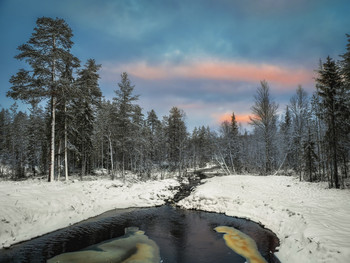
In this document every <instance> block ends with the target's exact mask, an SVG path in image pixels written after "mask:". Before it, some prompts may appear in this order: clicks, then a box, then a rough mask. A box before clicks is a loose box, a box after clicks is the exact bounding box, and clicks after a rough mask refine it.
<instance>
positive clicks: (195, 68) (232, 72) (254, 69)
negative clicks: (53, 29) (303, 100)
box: [102, 60, 313, 87]
mask: <svg viewBox="0 0 350 263" xmlns="http://www.w3.org/2000/svg"><path fill="white" fill-rule="evenodd" d="M123 71H126V72H128V73H129V74H130V75H132V76H135V77H137V78H140V79H145V80H164V79H175V78H182V79H184V78H186V79H208V80H228V81H239V82H242V81H243V82H250V83H252V82H253V83H259V81H261V80H267V81H268V82H271V83H274V84H278V85H288V86H294V87H295V86H296V85H298V84H302V85H304V84H305V85H307V84H310V83H312V82H313V72H312V70H310V69H306V68H289V67H285V66H279V65H273V64H259V63H256V64H255V63H247V62H235V61H212V60H201V61H192V62H186V63H181V64H172V63H169V62H165V63H160V64H152V65H151V64H148V63H147V62H144V61H141V62H133V63H127V64H119V65H113V64H112V63H104V69H103V73H102V76H103V77H104V78H107V79H108V78H110V75H113V76H115V74H116V73H118V74H120V72H123Z"/></svg>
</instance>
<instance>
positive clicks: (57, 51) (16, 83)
mask: <svg viewBox="0 0 350 263" xmlns="http://www.w3.org/2000/svg"><path fill="white" fill-rule="evenodd" d="M72 36H73V34H72V30H71V28H70V27H69V26H68V25H67V23H66V22H65V21H64V20H63V19H59V18H56V19H52V18H49V17H41V18H38V19H37V21H36V27H35V28H34V33H33V34H32V36H31V37H30V39H29V41H28V42H27V43H26V44H23V45H21V46H19V47H18V50H19V51H20V53H19V54H18V55H17V56H16V57H15V58H17V59H19V60H25V61H26V62H27V63H28V64H29V66H30V68H31V70H25V69H21V70H19V72H18V73H17V74H16V75H14V76H12V77H11V79H10V82H11V84H12V87H11V90H10V91H9V92H8V93H7V95H8V96H10V97H12V98H14V99H21V100H24V101H27V102H30V100H32V99H33V98H36V99H43V98H49V99H50V108H51V136H50V137H51V138H50V139H51V143H50V145H51V146H50V147H51V150H50V152H51V153H50V156H51V158H50V171H49V178H48V179H49V181H53V179H54V174H55V130H56V129H55V124H56V115H55V114H56V106H57V99H58V96H59V94H60V90H61V88H62V86H63V85H64V83H62V80H63V78H62V76H63V74H64V72H65V70H66V65H67V63H68V61H77V58H76V57H74V56H73V55H72V54H71V53H70V49H71V47H72V45H73V42H72V40H71V38H72ZM72 64H73V63H72Z"/></svg>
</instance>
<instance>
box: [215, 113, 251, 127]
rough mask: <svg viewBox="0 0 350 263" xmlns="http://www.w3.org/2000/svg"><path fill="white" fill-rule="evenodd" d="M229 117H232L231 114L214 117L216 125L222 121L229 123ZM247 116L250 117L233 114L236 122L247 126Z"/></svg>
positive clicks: (248, 120)
mask: <svg viewBox="0 0 350 263" xmlns="http://www.w3.org/2000/svg"><path fill="white" fill-rule="evenodd" d="M231 116H232V112H231V113H224V114H219V115H218V114H215V115H214V117H215V118H216V121H217V122H218V123H222V122H224V121H228V122H231ZM249 116H250V115H249V114H235V117H236V121H237V122H239V123H244V124H248V122H250V119H249Z"/></svg>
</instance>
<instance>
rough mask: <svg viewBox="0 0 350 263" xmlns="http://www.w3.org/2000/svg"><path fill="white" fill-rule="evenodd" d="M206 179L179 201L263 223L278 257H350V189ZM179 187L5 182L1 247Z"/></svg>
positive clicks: (280, 179) (151, 202) (0, 195)
mask: <svg viewBox="0 0 350 263" xmlns="http://www.w3.org/2000/svg"><path fill="white" fill-rule="evenodd" d="M203 181H204V182H205V183H204V184H203V185H200V186H198V187H197V188H196V189H195V190H194V191H193V192H192V194H191V195H190V196H189V197H187V198H185V199H184V200H181V201H180V202H179V203H178V204H179V205H180V206H182V207H183V208H187V209H200V210H204V211H213V212H220V213H225V214H227V215H229V216H237V217H242V218H249V219H251V220H253V221H256V222H260V223H261V224H263V225H265V226H266V227H267V228H269V229H271V230H272V231H273V232H274V233H276V235H277V236H278V238H279V239H280V241H281V245H280V248H279V252H277V253H276V255H277V257H278V258H279V259H280V260H281V262H283V263H288V262H305V263H308V262H311V263H313V262H315V263H316V262H317V263H319V262H332V263H334V262H335V263H336V262H349V259H350V191H349V190H337V189H328V185H327V183H307V182H299V181H298V179H297V178H295V177H287V176H251V175H231V176H221V177H213V178H210V179H206V180H203ZM177 185H179V183H178V182H177V181H176V180H175V179H165V180H158V181H148V182H135V183H130V182H127V183H126V184H123V183H122V182H121V181H119V180H115V181H111V180H110V179H99V180H96V181H91V180H90V181H78V180H75V181H69V182H53V183H47V182H45V181H40V180H27V181H22V182H9V181H3V182H0V247H8V246H10V245H11V244H14V243H17V242H20V241H23V240H27V239H30V238H33V237H35V236H39V235H42V234H45V233H48V232H51V231H53V230H57V229H59V228H63V227H66V226H68V225H70V224H74V223H76V222H79V221H82V220H84V219H87V218H89V217H93V216H96V215H99V214H101V213H103V212H106V211H108V210H112V209H114V208H127V207H150V206H155V205H162V204H164V200H166V199H168V198H170V197H173V195H174V194H175V191H174V190H172V189H173V187H174V186H177Z"/></svg>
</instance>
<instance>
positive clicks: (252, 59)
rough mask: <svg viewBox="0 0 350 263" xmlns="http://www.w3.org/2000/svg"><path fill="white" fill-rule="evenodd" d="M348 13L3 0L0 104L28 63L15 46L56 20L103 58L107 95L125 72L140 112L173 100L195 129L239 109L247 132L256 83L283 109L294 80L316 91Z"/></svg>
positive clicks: (349, 7) (232, 2) (265, 3)
mask: <svg viewBox="0 0 350 263" xmlns="http://www.w3.org/2000/svg"><path fill="white" fill-rule="evenodd" d="M349 13H350V1H349V0H293V1H290V0H245V1H242V0H215V1H214V0H178V1H176V0H147V1H146V0H129V1H126V0H125V1H122V0H0V34H1V36H2V37H1V42H0V43H1V49H0V107H3V108H9V107H10V105H12V104H13V103H14V101H13V100H12V99H10V98H6V92H7V91H8V90H9V89H10V87H11V85H10V83H9V79H10V77H11V76H12V75H14V74H16V73H17V71H18V70H19V69H20V68H23V67H25V66H26V65H25V62H23V61H18V60H16V59H15V58H14V56H15V55H17V54H18V50H17V47H18V46H19V45H21V44H24V43H25V42H27V41H28V40H29V38H30V36H31V34H32V33H33V29H34V27H35V22H36V19H37V18H38V17H42V16H47V17H53V18H55V17H59V18H63V19H64V20H65V21H66V22H67V23H68V25H69V26H70V27H71V28H72V30H73V34H74V36H73V38H72V40H73V42H74V46H73V47H72V50H71V52H72V53H73V54H74V55H75V56H77V57H78V58H79V59H80V60H81V64H82V65H84V64H85V62H86V60H87V59H89V58H94V59H95V60H96V62H97V63H99V64H102V69H101V70H100V72H99V73H100V77H101V79H100V82H99V84H100V88H101V90H102V93H103V95H104V97H105V98H106V99H112V98H113V96H114V95H115V93H114V90H116V89H117V88H118V82H120V80H121V77H120V75H121V73H122V72H127V73H128V75H129V78H130V80H131V83H132V84H133V85H135V89H134V92H135V94H138V95H140V98H139V101H138V104H139V105H140V106H141V107H142V108H143V112H144V114H146V113H147V112H148V111H150V110H151V109H154V110H155V111H156V113H157V115H158V117H159V118H160V119H161V118H162V116H164V115H168V114H169V110H170V109H171V108H172V107H173V106H177V107H179V108H181V109H183V110H184V111H185V113H186V123H187V126H188V128H189V130H192V129H193V128H194V127H195V126H202V125H204V126H207V125H208V126H210V127H212V128H214V129H217V128H218V127H219V125H220V123H221V122H222V121H223V120H227V119H228V116H230V115H231V114H232V112H234V113H235V115H236V118H237V120H238V122H240V123H242V125H243V127H244V128H247V129H249V125H248V124H247V123H248V121H249V115H251V107H252V105H253V103H254V94H255V92H256V89H257V88H258V87H259V86H260V81H263V80H266V81H267V82H268V84H269V86H270V92H271V96H272V99H273V100H274V101H276V102H277V103H278V104H279V113H280V114H282V113H283V111H284V109H285V105H286V104H288V102H289V100H290V98H291V97H292V96H293V95H294V93H295V90H296V88H297V87H298V85H301V86H302V87H303V88H304V89H305V90H306V91H307V92H308V94H312V92H314V86H315V83H314V77H315V70H316V69H317V68H318V65H319V61H320V59H323V60H324V59H325V58H326V57H327V56H331V57H333V58H334V59H339V55H341V54H343V53H344V52H345V46H346V43H347V39H346V36H345V34H350V15H349Z"/></svg>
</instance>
